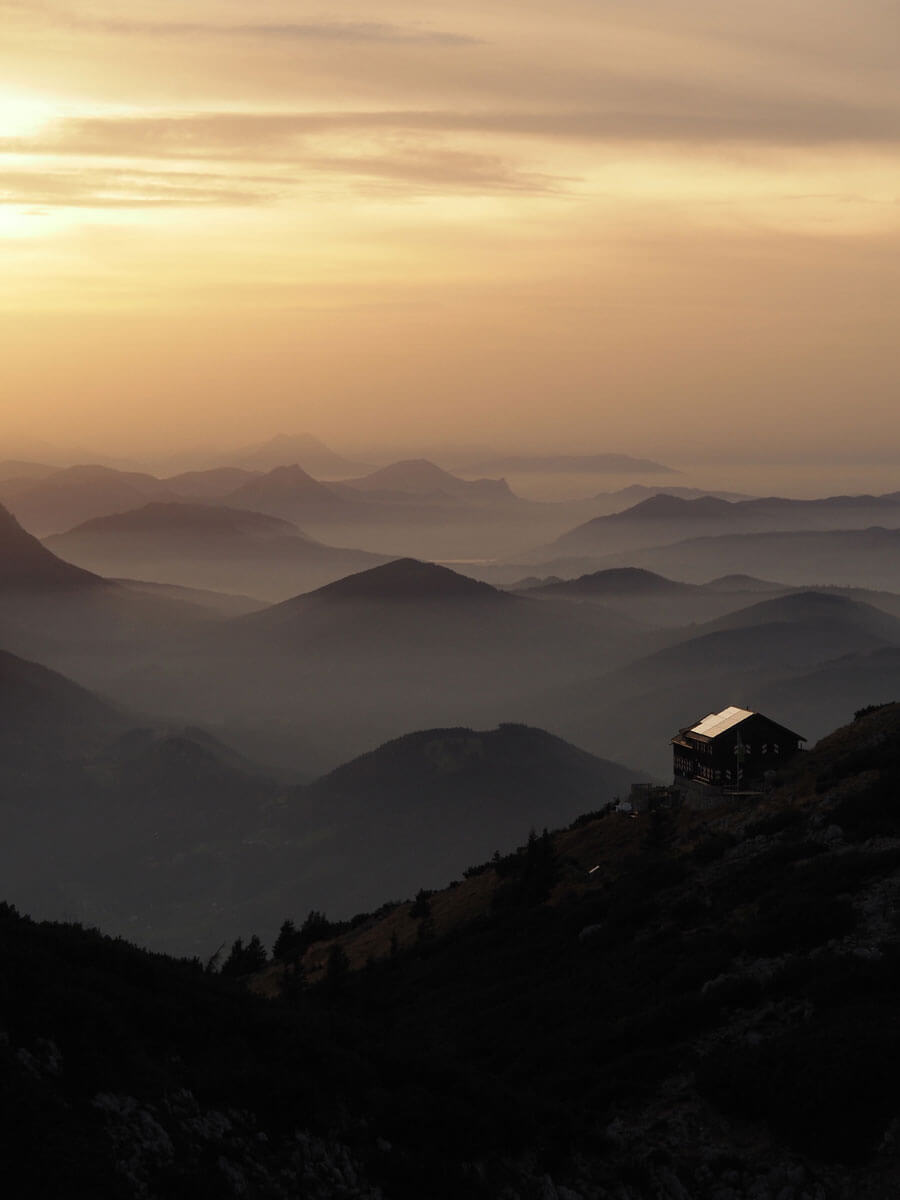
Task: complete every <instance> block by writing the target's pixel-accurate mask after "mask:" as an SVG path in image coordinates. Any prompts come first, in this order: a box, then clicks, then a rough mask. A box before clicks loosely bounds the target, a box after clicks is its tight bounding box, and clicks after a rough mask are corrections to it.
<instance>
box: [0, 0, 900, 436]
mask: <svg viewBox="0 0 900 1200" xmlns="http://www.w3.org/2000/svg"><path fill="white" fill-rule="evenodd" d="M323 13H324V15H323ZM0 26H2V29H3V37H2V38H0V71H2V78H4V79H5V80H7V84H6V85H5V86H4V89H3V91H2V92H0V238H2V240H3V255H4V271H3V281H2V284H0V312H2V313H3V314H4V320H5V321H10V322H12V324H11V325H10V326H9V327H8V328H7V329H6V330H5V331H4V337H3V341H4V347H5V354H4V360H5V361H4V365H3V368H2V370H3V372H4V377H3V378H2V379H0V386H2V395H3V403H4V404H5V405H8V406H9V407H10V410H15V411H17V412H21V411H24V410H27V411H28V412H29V413H31V414H33V417H34V419H35V421H38V422H40V421H48V420H52V421H53V422H54V424H55V425H56V426H57V427H58V429H59V432H60V434H61V435H66V436H68V435H69V434H72V435H74V433H75V432H76V430H77V429H78V427H79V426H80V425H81V424H82V423H83V422H85V421H86V422H88V423H89V424H90V425H91V427H92V428H95V429H96V430H97V431H98V433H99V434H100V436H102V437H103V438H104V439H105V440H107V441H108V443H109V445H110V446H112V445H116V446H123V445H124V443H125V442H127V441H128V440H129V439H130V438H132V437H138V438H144V437H147V436H151V434H155V432H157V431H158V422H159V420H160V417H161V416H162V415H163V414H167V413H168V414H171V415H174V414H176V413H177V414H178V420H179V421H180V422H183V423H184V426H185V434H186V436H187V433H188V431H189V430H190V431H192V433H193V434H194V435H196V434H198V433H200V432H201V431H204V430H206V429H207V428H208V425H209V422H210V421H211V420H214V421H215V424H216V429H217V432H219V433H221V435H222V436H223V437H226V438H227V437H231V436H245V435H248V434H252V433H254V432H255V431H256V430H257V429H260V431H261V432H273V431H275V430H276V429H278V428H281V427H284V426H287V427H289V428H307V427H308V428H313V429H315V430H316V431H318V432H319V433H320V434H321V435H323V436H327V437H331V438H335V439H342V438H345V437H349V438H351V439H354V438H361V439H363V440H365V439H366V438H373V437H376V436H379V435H380V434H381V433H383V432H384V419H385V414H389V415H390V416H391V417H393V418H395V419H396V422H397V423H398V426H399V432H398V433H397V434H396V435H395V440H396V437H400V438H401V440H402V438H406V439H408V440H409V442H410V444H413V443H415V442H416V441H417V440H421V439H423V438H425V439H427V438H433V437H444V436H456V435H457V434H458V433H460V428H459V426H460V423H461V422H462V424H463V426H465V427H466V429H465V431H464V432H465V435H466V436H467V437H468V436H472V437H476V438H486V439H490V438H491V437H494V436H495V434H496V432H497V430H498V429H500V430H504V431H510V429H511V426H513V425H514V428H515V439H516V440H517V441H518V442H520V443H521V444H523V445H524V444H531V443H534V442H535V440H536V439H537V440H538V441H542V440H545V439H546V438H548V437H549V438H551V439H552V440H553V441H554V443H555V444H557V445H559V446H560V447H563V446H565V445H568V444H569V443H570V441H571V438H572V437H574V438H575V439H576V440H579V439H581V438H585V437H586V438H588V439H591V440H592V441H595V442H597V445H598V447H599V446H600V444H601V443H602V445H603V446H604V447H607V446H608V447H610V448H613V447H615V448H621V449H628V448H635V449H637V448H639V446H638V441H639V440H640V439H642V438H645V437H647V436H649V437H650V439H651V441H652V445H651V444H650V442H648V444H647V447H646V448H647V449H655V450H656V451H659V449H660V447H661V446H666V447H667V448H668V447H669V446H671V445H673V444H674V446H675V449H676V450H677V449H680V448H681V444H682V443H683V442H684V438H683V434H682V433H681V432H680V423H679V422H678V421H677V420H676V419H674V418H673V415H672V410H673V409H674V408H677V407H678V406H679V405H682V404H684V403H690V404H691V406H692V408H693V410H694V412H695V413H696V414H697V415H698V417H699V418H700V419H701V422H702V426H703V432H702V435H701V438H700V440H701V442H702V443H703V444H704V445H706V444H707V443H708V444H709V445H713V444H714V443H715V440H716V437H717V434H716V429H717V428H718V426H719V422H720V415H719V414H720V413H721V405H722V399H723V396H726V395H727V396H729V397H732V398H738V397H740V398H742V399H744V400H747V401H752V403H753V404H754V405H755V406H757V409H758V411H759V412H760V413H762V414H766V413H771V414H774V413H775V412H783V411H784V410H785V406H787V407H788V409H789V412H790V414H791V416H790V418H789V419H790V421H791V422H792V423H794V427H795V428H796V429H798V430H799V429H808V428H809V427H810V423H811V422H814V423H815V428H816V432H815V436H816V437H817V438H818V439H819V440H820V441H821V442H822V444H823V445H830V446H834V447H837V446H841V447H843V448H846V447H847V444H848V443H847V438H848V437H849V438H850V439H851V441H852V442H853V445H854V447H855V448H856V449H858V450H859V451H860V452H864V451H865V449H866V447H867V445H868V436H869V435H868V434H866V433H865V432H864V430H863V429H862V427H861V425H860V422H859V415H860V408H859V405H860V404H862V405H863V408H864V411H869V412H870V413H871V415H872V418H873V419H874V418H875V415H876V414H877V413H878V412H880V411H883V409H884V407H885V406H886V404H887V403H888V400H889V397H892V396H893V395H894V393H895V389H896V383H897V379H896V373H895V369H894V367H893V366H892V365H891V361H889V352H888V350H887V344H888V342H889V341H891V340H892V335H891V330H893V329H894V328H895V325H896V318H897V299H898V278H897V273H898V267H897V263H898V261H900V259H898V257H897V254H896V250H897V240H898V216H897V215H898V211H900V209H898V206H897V194H898V178H900V175H898V167H900V149H898V137H900V105H898V97H897V88H896V74H895V71H894V69H893V63H892V61H891V54H890V53H889V51H888V47H889V46H891V45H892V44H896V41H895V38H896V34H897V33H898V28H897V14H896V10H895V9H894V8H893V7H892V6H888V5H885V4H882V3H880V2H879V0H867V2H866V3H865V4H863V5H862V6H861V7H860V6H854V9H853V12H852V13H851V12H850V10H849V9H848V8H847V6H846V5H844V4H840V3H837V0H826V2H825V3H824V4H823V3H816V4H812V3H808V2H806V0H793V2H792V3H790V4H788V5H783V4H775V3H774V2H769V0H765V2H764V3H761V4H757V5H753V6H750V7H748V6H746V5H740V4H737V3H730V2H729V3H727V4H722V3H721V2H717V3H713V2H712V0H686V2H685V3H683V4H678V5H672V4H668V3H666V4H663V3H660V2H659V0H641V2H640V3H629V4H624V3H620V2H617V0H609V2H605V3H599V4H598V3H595V2H591V3H588V2H586V0H563V2H562V3H561V4H559V5H557V6H554V10H553V13H552V14H550V13H549V12H548V10H547V8H546V6H545V5H541V4H536V3H529V2H525V3H523V4H520V5H516V6H515V10H514V11H513V10H512V9H511V8H510V6H508V5H506V4H501V3H490V4H487V5H483V4H479V5H474V4H469V3H463V4H460V5H454V6H453V7H448V6H444V5H439V4H437V3H434V2H429V3H426V4H424V5H423V4H420V3H419V4H415V5H413V4H412V3H407V2H404V0H386V2H385V3H384V4H383V5H382V6H381V7H380V8H379V9H378V10H377V12H373V11H372V9H371V7H369V8H367V9H365V10H361V9H360V8H359V7H358V6H355V5H353V4H352V3H347V2H346V0H339V2H338V3H335V4H333V5H330V6H329V7H328V9H327V11H326V10H322V9H320V8H318V7H316V6H314V5H309V4H305V3H301V4H297V3H291V4H288V3H285V2H284V0H264V2H263V3H260V4H253V5H252V6H251V5H248V4H246V3H240V2H238V0H230V2H229V3H227V4H222V3H212V2H211V0H190V2H189V3H183V2H180V3H174V2H171V0H168V2H163V3H157V4H154V5H152V6H151V5H148V4H145V3H143V2H139V3H137V4H134V5H130V6H128V8H127V10H125V9H123V8H122V6H121V5H117V4H112V3H110V2H109V0H100V2H98V3H97V4H94V5H92V6H91V7H90V8H89V9H86V8H85V6H83V5H80V4H73V3H66V0H62V2H61V3H60V4H59V5H53V6H49V7H46V8H44V7H33V6H30V5H25V4H21V3H0ZM812 298H814V300H815V305H814V306H812V305H811V303H810V301H811V299H812ZM63 316H64V317H65V320H64V321H63V320H62V318H63ZM123 322H125V323H127V329H126V328H125V327H124V326H122V323H123ZM848 322H849V323H851V324H852V325H853V327H854V329H857V328H858V329H859V332H860V336H859V337H856V338H855V339H854V342H853V345H852V347H847V346H843V345H841V344H840V342H839V341H837V340H836V339H835V337H834V333H833V331H834V329H836V328H842V327H845V326H846V325H847V323H848ZM122 339H126V340H127V342H128V345H129V352H128V354H127V355H123V354H120V353H119V350H118V349H117V347H118V346H119V345H120V344H122ZM160 344H165V346H166V348H167V352H166V354H165V355H164V356H160V355H159V354H158V353H156V352H155V351H153V350H150V349H149V347H155V346H158V345H160ZM36 345H39V346H47V345H52V346H53V348H54V353H53V354H51V355H49V356H48V355H46V354H41V355H39V356H38V357H37V358H36V357H35V346H36ZM76 348H77V349H76ZM890 357H891V359H892V357H893V356H892V354H891V356H890ZM62 363H64V364H65V369H64V376H65V379H66V381H67V386H66V389H65V401H64V406H65V407H64V411H62V412H61V411H60V405H61V404H62V403H63V401H62V399H61V394H60V379H59V377H58V373H59V370H60V364H62ZM138 380H139V381H140V382H137V381H138ZM250 393H252V395H253V397H254V401H253V405H252V412H251V411H250V409H249V408H248V406H247V405H246V403H245V397H246V396H247V395H248V394H250ZM151 395H152V396H153V397H154V399H153V400H152V401H149V400H148V398H147V397H148V396H151ZM851 399H852V415H851V407H850V406H849V402H850V400H851ZM186 403H188V406H189V410H190V415H186V413H185V404H186ZM523 412H525V413H527V420H525V421H524V422H523V421H522V420H521V419H520V418H521V414H522V413H523ZM4 415H6V414H4ZM11 416H12V411H11V413H10V414H9V419H10V420H11ZM561 421H562V422H563V424H560V422H561ZM748 440H749V441H750V442H753V443H754V444H759V445H761V444H762V439H761V438H760V436H759V433H758V431H750V432H749V433H748Z"/></svg>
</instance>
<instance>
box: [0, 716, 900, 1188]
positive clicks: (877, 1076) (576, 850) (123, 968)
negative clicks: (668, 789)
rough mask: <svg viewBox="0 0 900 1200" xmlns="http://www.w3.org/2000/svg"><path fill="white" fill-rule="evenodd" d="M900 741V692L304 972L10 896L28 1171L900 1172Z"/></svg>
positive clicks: (416, 1178)
mask: <svg viewBox="0 0 900 1200" xmlns="http://www.w3.org/2000/svg"><path fill="white" fill-rule="evenodd" d="M898 746H900V705H890V706H887V707H884V708H881V709H879V710H877V711H874V712H870V713H867V714H861V715H860V717H859V719H858V720H857V721H855V722H853V723H852V724H851V725H849V726H847V727H845V728H843V729H840V730H838V731H837V732H836V733H834V734H833V735H831V736H830V737H828V738H826V739H824V740H823V741H822V742H821V743H820V744H819V745H817V746H816V747H815V748H814V750H813V751H811V752H810V753H809V754H806V755H804V756H801V757H800V758H799V760H798V761H797V762H796V764H795V765H793V766H791V767H789V768H787V770H786V771H785V773H784V775H783V777H782V779H781V780H780V785H779V787H778V789H777V790H775V791H773V792H772V793H770V794H769V795H767V796H766V797H765V798H763V799H762V800H758V801H747V800H742V801H732V802H731V803H729V804H726V805H724V806H723V807H722V808H720V809H716V810H712V811H708V812H704V813H697V812H692V811H690V810H686V809H662V810H657V812H656V813H655V814H653V815H650V816H641V817H638V818H636V819H631V818H629V817H627V816H623V815H620V814H617V813H612V812H605V813H599V814H593V815H591V816H587V817H585V818H584V819H583V820H579V821H576V822H575V823H574V824H573V825H571V826H570V827H569V828H568V829H566V830H562V831H559V832H558V833H557V834H555V835H554V836H553V837H547V838H545V837H542V836H536V837H532V838H529V839H528V841H527V842H526V843H525V844H524V845H523V846H522V847H521V849H520V850H519V851H518V852H513V853H507V854H500V855H497V856H496V857H495V858H494V859H492V860H490V861H488V862H486V863H483V864H480V865H479V864H473V865H472V869H471V870H470V871H469V872H467V874H466V878H465V879H464V880H463V881H462V882H461V883H459V884H457V885H456V886H453V887H451V888H450V889H448V890H447V891H445V892H439V893H434V894H431V895H429V894H428V893H422V894H421V895H420V896H419V897H418V898H417V900H416V902H415V904H412V905H409V904H406V905H401V906H394V907H391V908H390V909H389V910H386V911H384V912H382V913H375V914H373V916H372V917H371V918H369V919H368V921H362V922H354V928H353V929H348V930H346V931H345V932H341V933H339V936H338V938H337V940H336V941H331V942H329V941H328V940H327V937H328V936H329V935H328V934H327V932H326V940H325V941H320V942H318V943H317V944H316V945H314V946H312V947H311V948H310V949H308V950H307V953H306V958H305V959H304V965H306V966H307V967H308V968H309V970H310V974H309V975H308V976H307V977H304V974H303V972H302V971H297V970H296V969H295V968H294V967H293V966H292V965H289V968H288V970H287V972H286V974H285V972H284V969H283V967H281V966H276V967H274V968H272V967H269V968H267V969H266V971H265V972H263V973H262V974H261V975H259V976H258V977H256V980H255V983H254V986H257V987H259V988H262V989H263V990H267V991H269V992H273V990H274V991H275V992H277V991H278V990H279V980H280V979H282V977H283V980H282V982H283V989H284V993H285V994H284V997H283V998H282V999H278V998H273V999H271V1000H263V999H259V998H256V997H254V996H252V995H249V994H247V993H246V992H242V991H241V989H240V987H239V986H237V985H235V984H233V983H230V982H229V981H228V980H227V979H225V978H220V977H216V976H210V975H208V974H205V973H203V972H202V971H201V970H200V969H199V967H198V966H196V965H194V966H191V965H190V964H184V963H176V962H174V961H173V960H169V959H163V958H160V957H154V956H150V955H147V954H145V953H141V952H139V951H136V950H134V949H133V948H131V947H128V946H127V945H125V944H123V943H117V942H112V941H110V940H108V939H102V938H100V937H99V936H98V935H96V934H92V933H87V932H85V931H83V930H80V929H77V928H73V927H71V926H69V927H64V926H37V925H34V924H33V923H30V922H28V921H25V920H23V919H22V918H19V917H17V916H16V914H15V913H14V912H12V911H10V910H8V909H5V910H3V911H0V953H2V956H3V961H4V963H5V964H6V967H7V970H6V971H5V973H4V975H3V979H2V982H0V989H2V991H0V995H2V1008H3V1012H4V1019H5V1024H6V1031H7V1035H8V1040H6V1041H5V1042H4V1043H3V1045H2V1047H0V1054H2V1055H4V1056H5V1059H4V1063H3V1066H4V1070H3V1073H2V1080H3V1082H2V1085H0V1100H2V1103H3V1106H4V1111H3V1119H4V1127H5V1128H6V1129H7V1131H8V1132H10V1133H11V1135H12V1136H11V1137H10V1138H9V1141H8V1148H7V1152H6V1158H5V1163H4V1167H5V1173H6V1179H7V1181H9V1180H11V1179H12V1180H17V1178H18V1177H19V1174H20V1173H21V1172H26V1173H27V1176H26V1177H27V1179H28V1180H29V1182H30V1183H33V1184H34V1186H33V1187H32V1193H33V1194H40V1195H41V1196H42V1197H43V1196H47V1197H48V1198H50V1200H55V1198H56V1197H63V1196H66V1197H68V1196H71V1195H73V1194H76V1195H77V1194H86V1195H90V1196H92V1197H93V1198H95V1200H96V1198H105V1197H107V1196H113V1197H118V1196H123V1197H124V1196H130V1195H135V1194H143V1195H147V1196H148V1197H157V1196H158V1197H160V1198H162V1197H168V1196H176V1195H195V1194H201V1193H202V1194H203V1195H211V1196H223V1197H224V1196H231V1195H236V1194H245V1195H258V1196H260V1197H262V1196H266V1197H268V1196H273V1197H285V1200H286V1198H287V1197H288V1196H296V1195H298V1194H302V1195H303V1196H305V1197H308V1198H309V1200H326V1198H327V1200H332V1198H333V1197H335V1196H338V1195H340V1196H344V1197H346V1198H347V1200H357V1198H359V1200H363V1198H365V1200H375V1195H376V1193H374V1191H373V1188H375V1187H377V1188H379V1189H380V1191H379V1192H378V1193H377V1194H378V1195H380V1196H381V1197H382V1198H383V1200H421V1198H422V1197H423V1196H427V1197H429V1200H431V1198H434V1200H458V1198H459V1197H460V1196H466V1197H471V1198H472V1200H497V1198H498V1197H500V1196H504V1197H513V1196H516V1197H519V1198H520V1200H546V1198H547V1197H551V1196H554V1197H561V1198H564V1200H571V1198H572V1197H578V1198H579V1200H594V1198H602V1200H607V1198H609V1197H614V1198H615V1200H685V1198H686V1197H687V1198H689V1200H695V1198H697V1200H720V1198H724V1197H726V1196H727V1197H729V1200H811V1198H812V1200H886V1198H887V1197H889V1196H893V1195H895V1194H897V1187H898V1183H900V1175H898V1170H900V1168H898V1156H897V1153H896V1144H895V1140H894V1139H895V1136H896V1135H895V1130H896V1122H897V1119H898V1117H900V1105H898V1098H897V1091H896V1078H897V1075H898V1072H900V1037H898V1034H897V1021H896V1012H897V1006H898V1004H900V919H898V913H900V819H898V797H900V758H898V750H897V747H898ZM357 771H360V772H362V773H363V774H364V766H363V765H358V766H357V767H356V768H354V771H351V772H349V774H350V775H351V776H352V775H354V774H355V772H357ZM519 840H521V841H524V840H525V831H523V835H522V838H521V839H519ZM594 867H597V870H592V868H594ZM454 906H455V908H456V911H455V913H454V911H453V910H454ZM463 909H465V911H462V910H463ZM285 915H286V916H287V915H293V916H294V917H295V918H297V919H298V924H299V923H300V921H302V917H303V913H293V914H288V913H286V914H285ZM318 927H319V928H322V927H323V922H322V920H321V919H319V920H318ZM382 927H384V928H385V929H391V928H392V929H393V931H394V932H395V933H402V936H397V937H391V936H390V935H388V936H386V937H383V938H382V939H381V940H380V941H379V939H378V936H377V934H378V930H379V929H380V928H382ZM244 936H246V933H245V934H244ZM363 936H367V937H368V939H369V943H368V944H369V945H370V947H371V948H372V961H369V962H367V961H366V958H365V957H360V956H359V954H358V951H357V949H356V946H357V943H358V941H359V939H360V938H362V937H363ZM345 947H346V949H345ZM348 959H349V961H348ZM319 963H324V964H326V965H325V968H324V972H323V970H321V969H319V968H318V964H319ZM354 965H356V966H359V968H360V969H359V970H356V971H354V970H353V969H352V967H353V966H354ZM315 980H320V981H321V982H318V983H316V982H314V981H315ZM298 1131H299V1132H298ZM260 1135H262V1136H260ZM75 1162H78V1163H80V1164H81V1170H80V1171H79V1172H78V1174H77V1179H78V1180H82V1179H83V1180H85V1188H84V1191H83V1192H81V1193H79V1192H78V1191H77V1190H75V1191H73V1187H75V1188H76V1189H77V1188H78V1187H79V1186H80V1184H79V1183H75V1184H74V1185H73V1178H75V1176H73V1174H72V1164H73V1163H75ZM301 1178H302V1181H303V1182H302V1186H301V1184H300V1182H299V1181H300V1179H301ZM236 1180H237V1181H238V1182H237V1183H236ZM241 1181H245V1182H241ZM250 1184H252V1187H251V1186H250ZM35 1189H37V1190H36V1191H35Z"/></svg>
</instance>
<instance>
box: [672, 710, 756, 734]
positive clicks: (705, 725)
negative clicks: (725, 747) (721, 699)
mask: <svg viewBox="0 0 900 1200" xmlns="http://www.w3.org/2000/svg"><path fill="white" fill-rule="evenodd" d="M752 716H753V713H752V712H751V711H750V709H748V708H733V707H732V708H723V709H722V711H721V712H717V713H710V714H709V716H707V717H704V718H703V720H702V721H698V722H697V724H696V725H692V726H691V728H690V729H689V730H688V733H696V734H699V735H700V736H701V737H708V738H714V737H718V736H719V734H720V733H724V732H725V730H726V729H732V728H733V727H734V726H735V725H740V723H741V722H742V721H746V720H747V718H748V717H752Z"/></svg>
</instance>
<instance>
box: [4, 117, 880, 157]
mask: <svg viewBox="0 0 900 1200" xmlns="http://www.w3.org/2000/svg"><path fill="white" fill-rule="evenodd" d="M366 131H379V132H384V133H389V132H398V133H409V132H421V133H447V134H452V133H461V134H493V135H505V136H509V137H530V138H539V139H550V140H565V141H584V142H601V143H602V142H610V143H623V142H624V143H627V142H635V143H648V142H658V143H669V144H671V143H675V144H678V143H682V144H684V143H687V144H692V145H703V144H710V145H721V144H727V143H736V144H742V145H747V144H750V145H761V146H768V145H778V146H828V145H846V144H869V145H884V146H895V145H900V111H894V110H890V109H871V108H870V109H867V108H852V109H851V108H847V107H840V108H837V107H831V108H827V107H825V106H813V105H803V104H800V103H796V104H794V105H783V106H782V105H778V106H776V105H772V106H771V107H770V108H769V109H768V110H765V109H762V107H761V106H755V108H754V110H753V111H752V112H740V111H733V112H730V113H729V112H727V111H722V109H721V108H714V109H713V110H711V111H706V112H703V111H691V112H683V113H678V112H672V111H669V112H662V111H652V112H639V111H629V110H627V109H618V110H610V111H580V112H496V111H495V112H489V111H485V112H471V113H464V112H447V111H409V110H406V111H394V110H388V111H370V112H366V111H358V112H325V113H284V112H282V113H246V112H215V113H202V114H187V115H177V116H164V117H158V116H153V117H130V116H129V117H88V118H83V117H81V118H78V117H76V118H68V119H64V120H62V121H59V122H57V123H56V124H55V125H54V126H53V127H51V128H50V129H48V130H47V131H45V132H44V133H42V134H39V135H36V136H32V137H20V138H5V139H0V152H3V153H10V154H42V155H44V154H56V155H116V156H126V157H128V158H141V157H153V158H155V157H161V158H216V157H231V156H238V157H241V156H246V157H250V158H260V159H265V158H274V159H277V158H280V157H284V158H287V159H291V158H292V157H293V155H292V154H291V145H292V143H295V142H296V141H297V140H298V139H301V138H303V137H306V136H311V135H321V134H328V133H340V132H366Z"/></svg>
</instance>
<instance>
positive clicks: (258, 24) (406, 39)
mask: <svg viewBox="0 0 900 1200" xmlns="http://www.w3.org/2000/svg"><path fill="white" fill-rule="evenodd" d="M4 8H5V9H7V10H11V11H14V12H20V13H23V14H27V15H29V16H31V17H40V18H42V19H43V20H44V21H46V22H48V23H49V24H51V25H55V26H58V27H63V28H66V29H74V30H82V31H84V32H86V33H100V34H109V35H112V36H116V37H151V38H191V37H215V38H258V39H263V40H275V41H329V42H376V43H377V42H384V43H389V44H397V43H399V44H401V45H402V44H405V43H408V44H411V45H436V46H473V45H479V44H482V39H481V38H477V37H472V36H471V35H469V34H462V33H454V32H450V31H447V30H443V29H428V28H424V27H423V28H418V27H416V26H414V25H410V26H405V25H396V24H393V23H391V22H389V21H302V22H301V21H252V22H240V23H238V24H220V23H218V22H215V21H140V20H128V19H121V18H118V17H87V16H81V15H79V14H78V13H74V12H64V11H62V10H60V9H57V8H53V7H52V6H49V5H30V4H28V3H16V2H12V3H10V0H4V2H3V3H0V9H4Z"/></svg>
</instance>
